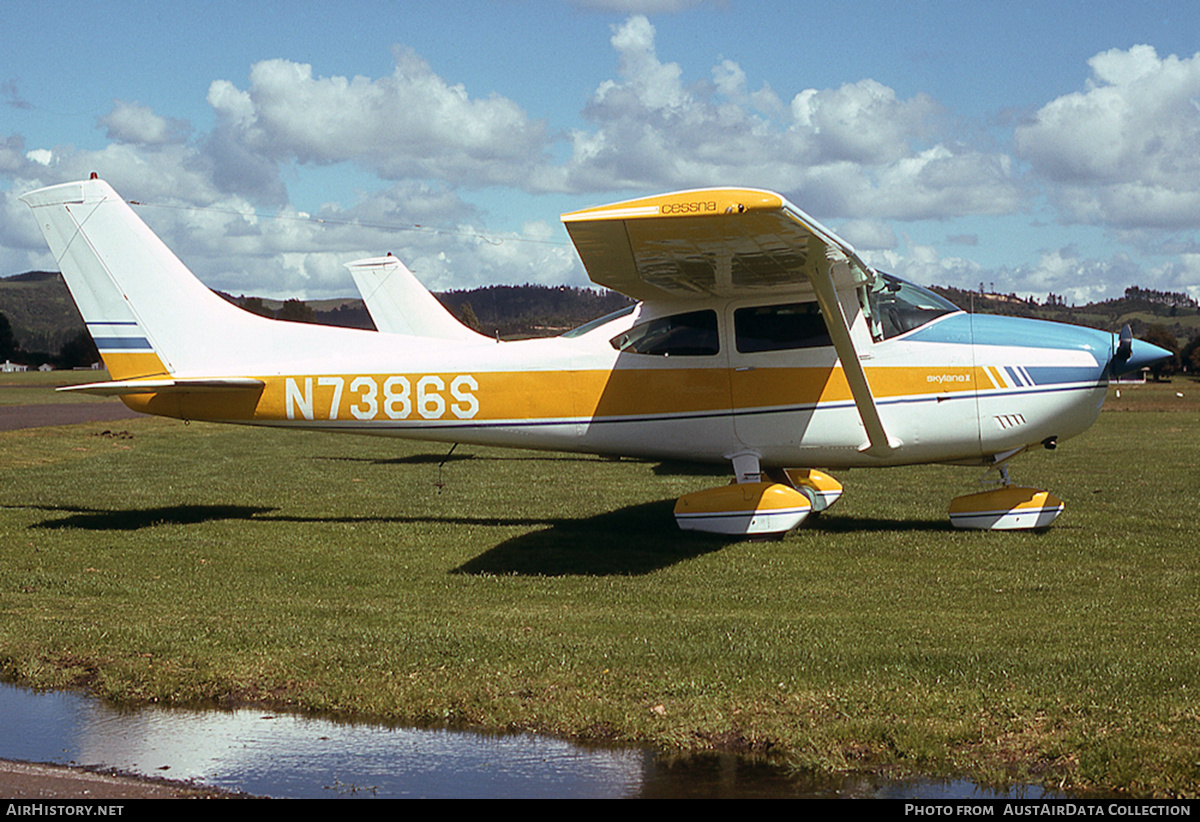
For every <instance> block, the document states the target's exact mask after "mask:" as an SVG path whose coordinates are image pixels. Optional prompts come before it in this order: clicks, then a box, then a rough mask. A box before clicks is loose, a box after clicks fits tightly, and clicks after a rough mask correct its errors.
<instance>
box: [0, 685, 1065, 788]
mask: <svg viewBox="0 0 1200 822" xmlns="http://www.w3.org/2000/svg"><path fill="white" fill-rule="evenodd" d="M0 717H2V718H3V719H0V758H3V759H19V760H26V761H31V762H52V763H56V764H63V765H84V766H94V767H104V768H116V769H118V770H121V771H125V772H128V773H133V774H141V775H145V776H156V777H163V778H167V779H175V780H183V781H189V780H190V781H194V782H196V783H199V784H202V785H208V786H212V787H217V788H223V789H227V790H236V791H243V792H245V793H250V794H254V795H258V796H272V797H279V798H296V799H304V798H339V797H341V798H376V797H378V798H431V799H432V798H455V799H468V798H527V799H536V798H559V799H564V798H572V799H603V798H613V799H615V798H672V797H674V798H688V797H690V798H750V797H759V798H768V797H773V798H788V797H790V798H803V797H836V796H853V797H880V798H900V799H902V798H922V799H997V798H1003V796H1002V795H998V794H994V793H990V792H987V791H983V790H981V789H979V788H978V787H976V786H974V785H972V784H970V783H967V782H948V783H902V784H897V783H887V782H884V781H875V780H870V779H861V778H856V779H853V780H847V781H846V782H844V783H842V784H840V785H836V786H832V787H817V786H814V785H811V784H805V783H803V782H802V781H799V780H797V779H795V778H793V777H792V776H791V775H789V774H787V773H785V772H784V771H782V770H780V769H778V768H775V767H772V766H770V765H766V764H761V763H756V762H751V761H748V760H745V759H742V758H739V757H736V756H732V755H722V756H715V755H714V756H705V757H692V758H689V759H688V760H686V761H682V762H681V761H678V760H668V759H667V758H664V757H661V756H659V755H657V754H655V753H653V752H651V751H647V750H640V749H628V748H620V749H604V748H591V747H583V746H579V745H574V744H572V743H569V742H564V741H562V740H555V739H550V738H546V737H538V736H531V735H525V734H513V735H489V734H479V733H470V732H461V731H444V730H414V729H411V728H391V727H386V726H381V725H368V724H350V723H341V722H332V721H328V720H324V719H314V718H309V717H302V716H297V715H293V714H273V713H269V712H265V711H261V710H248V709H247V710H238V711H215V710H214V711H185V710H178V709H168V708H158V707H149V708H141V709H138V710H136V711H121V710H117V709H114V708H112V707H109V706H106V705H104V704H102V703H100V702H99V701H97V700H95V699H91V698H88V697H85V696H81V695H78V694H71V693H57V692H51V693H40V692H34V691H30V690H28V689H25V688H20V687H16V686H13V685H8V684H0ZM1019 795H1020V796H1021V797H1023V798H1026V799H1038V798H1041V797H1042V796H1043V794H1042V793H1041V791H1040V790H1039V789H1029V790H1024V791H1022V792H1021V793H1020V794H1019Z"/></svg>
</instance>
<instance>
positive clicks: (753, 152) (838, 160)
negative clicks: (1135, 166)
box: [531, 16, 1020, 219]
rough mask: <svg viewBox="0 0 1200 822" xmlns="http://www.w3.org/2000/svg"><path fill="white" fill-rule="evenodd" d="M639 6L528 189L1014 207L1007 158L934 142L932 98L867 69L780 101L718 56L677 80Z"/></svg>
mask: <svg viewBox="0 0 1200 822" xmlns="http://www.w3.org/2000/svg"><path fill="white" fill-rule="evenodd" d="M654 38H655V30H654V27H653V26H652V25H651V24H650V22H649V21H648V20H647V19H646V18H645V17H640V16H635V17H631V18H629V19H628V20H626V21H625V22H624V23H622V24H621V25H619V26H615V27H614V32H613V36H612V40H611V42H612V46H613V48H614V49H615V50H616V52H617V56H618V62H617V69H618V71H617V73H618V77H617V78H616V79H610V80H605V81H604V82H602V83H601V84H600V85H599V87H598V88H597V89H596V91H595V93H594V94H593V96H592V99H591V101H590V102H589V104H588V106H587V108H586V109H585V114H586V116H587V117H588V119H589V121H590V122H591V124H592V127H591V128H589V129H579V130H576V131H575V132H573V133H572V134H571V135H570V140H571V147H572V154H571V157H570V159H569V160H568V161H567V162H566V163H565V164H564V165H562V166H558V167H543V169H542V170H541V172H540V173H539V174H538V175H537V176H536V177H535V178H533V181H532V183H531V185H532V187H533V188H535V189H537V188H541V189H545V190H552V191H560V190H561V191H588V190H597V191H608V192H612V191H621V190H634V191H653V190H661V189H664V188H690V187H696V186H705V185H748V186H757V187H763V188H768V189H773V190H777V191H782V192H784V193H786V194H788V195H789V196H790V197H792V198H793V199H794V200H795V201H796V202H797V203H798V204H799V205H801V206H802V207H803V208H805V209H806V210H808V211H811V212H813V213H817V214H820V215H821V216H822V217H824V218H826V219H829V218H834V217H857V218H889V219H921V218H928V217H949V216H957V215H961V214H967V213H971V214H980V213H983V214H995V213H1006V212H1010V211H1013V210H1015V209H1016V208H1018V207H1019V205H1020V193H1019V190H1018V187H1017V185H1016V183H1015V180H1014V175H1013V172H1012V168H1011V162H1010V161H1009V159H1008V158H1007V157H1006V156H1004V155H1001V154H995V153H984V152H981V151H979V150H975V149H971V148H969V147H965V146H961V145H958V144H956V143H952V142H951V141H948V140H944V139H942V140H939V139H938V137H939V134H938V123H939V120H940V118H941V116H942V112H941V108H940V106H938V105H937V104H936V103H935V102H934V101H933V100H932V99H931V98H929V97H928V96H927V95H916V96H914V97H911V98H908V99H902V98H900V97H899V96H898V95H897V94H896V92H895V91H894V90H893V89H891V88H889V87H887V86H885V85H883V84H881V83H879V82H876V81H874V80H869V79H868V80H862V81H859V82H857V83H848V84H845V85H843V86H841V87H840V88H837V89H825V90H819V89H813V88H810V89H806V90H804V91H801V92H799V93H798V94H796V95H795V96H794V97H793V98H792V100H791V103H790V104H789V105H785V104H784V103H783V102H782V101H781V100H780V99H779V97H778V95H777V94H776V93H775V92H774V91H773V90H772V89H771V88H770V87H769V86H768V85H766V84H763V85H762V86H761V87H760V88H759V90H758V91H755V92H750V91H748V88H749V86H750V83H749V81H748V79H747V77H746V73H745V71H744V70H743V69H742V68H741V67H740V66H739V65H738V64H737V63H736V62H734V61H732V60H728V59H723V60H720V61H719V62H718V63H717V64H716V65H715V66H714V68H713V69H712V72H711V74H712V80H711V81H710V82H695V83H688V82H686V81H685V78H684V77H683V72H682V70H681V68H680V66H679V65H678V64H676V63H673V62H666V61H663V60H662V59H660V58H659V56H658V54H657V51H656V49H655V39H654Z"/></svg>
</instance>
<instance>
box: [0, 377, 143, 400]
mask: <svg viewBox="0 0 1200 822" xmlns="http://www.w3.org/2000/svg"><path fill="white" fill-rule="evenodd" d="M107 379H108V372H107V371H91V370H88V371H21V372H14V373H11V374H0V406H5V405H57V404H60V403H67V402H69V403H75V402H108V403H119V402H120V400H119V399H118V398H116V397H101V396H98V395H94V394H87V393H84V392H82V391H58V390H57V389H58V388H59V387H61V386H64V385H81V384H83V383H88V382H104V381H105V380H107Z"/></svg>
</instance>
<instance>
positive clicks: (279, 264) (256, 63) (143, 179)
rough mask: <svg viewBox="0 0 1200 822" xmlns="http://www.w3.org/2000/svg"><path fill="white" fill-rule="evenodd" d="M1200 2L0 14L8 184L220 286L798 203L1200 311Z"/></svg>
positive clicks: (993, 274) (935, 274)
mask: <svg viewBox="0 0 1200 822" xmlns="http://www.w3.org/2000/svg"><path fill="white" fill-rule="evenodd" d="M1197 51H1200V4H1195V3H1194V2H1155V3H1146V2H1076V1H1071V2H1068V1H1067V0H1059V2H1054V1H1053V0H1051V1H1050V2H1037V3H1032V2H1031V3H1024V2H1022V3H1018V2H992V3H962V2H957V3H953V2H919V1H918V0H910V2H854V0H846V1H844V2H839V3H819V4H818V3H806V2H776V3H767V2H749V0H746V1H739V0H726V1H725V2H719V3H715V2H687V0H646V1H645V2H634V0H577V2H569V1H568V0H558V2H532V0H530V2H517V1H516V0H513V1H512V2H487V3H484V2H480V3H470V2H463V3H454V2H437V3H434V2H403V3H400V2H342V3H338V4H332V3H308V2H245V1H244V0H243V2H238V3H232V2H221V1H220V0H216V1H213V2H206V3H202V4H201V3H187V4H185V3H162V2H155V3H151V2H112V3H97V2H86V3H85V2H66V3H59V4H49V5H48V4H44V3H32V2H22V0H16V1H15V2H10V3H7V4H5V6H4V8H3V10H2V11H0V274H3V275H7V274H14V273H19V272H21V271H25V270H29V269H32V268H53V267H54V264H53V261H52V260H51V259H50V258H49V255H48V253H47V252H46V250H45V246H44V245H43V244H42V241H41V238H40V235H39V234H38V232H37V228H36V226H35V225H34V223H33V220H32V218H31V216H30V214H29V212H28V209H26V208H25V207H24V206H23V205H21V204H20V203H19V202H18V201H17V200H16V197H17V195H19V194H20V193H22V192H24V191H27V190H30V189H32V188H35V187H38V186H42V185H48V184H52V183H57V182H65V181H68V180H72V179H78V178H82V177H86V176H87V174H88V173H89V172H91V171H97V172H98V173H99V174H100V175H101V176H102V177H104V178H105V179H107V180H109V182H111V183H112V184H113V185H114V186H115V187H116V189H117V191H118V192H120V193H121V194H122V196H124V197H126V198H127V199H131V200H137V201H139V202H140V203H144V204H145V205H142V206H138V209H139V213H141V214H142V216H143V218H144V219H146V220H147V222H149V223H150V224H151V226H152V227H153V228H154V229H155V230H156V231H158V232H159V233H160V235H161V236H162V237H163V239H164V240H165V241H166V242H167V243H168V245H170V246H171V247H172V248H173V249H174V250H175V251H176V253H178V254H179V256H180V257H181V258H182V259H183V260H184V262H185V263H187V264H188V265H189V266H190V267H192V269H193V270H194V271H195V272H196V273H197V274H198V275H199V276H200V277H201V278H202V279H203V280H204V281H205V282H207V283H208V284H209V285H211V286H213V287H216V288H220V289H223V290H226V291H230V292H233V293H235V294H239V293H245V294H259V295H262V296H273V297H284V296H301V297H306V298H321V297H332V296H352V295H353V294H354V293H355V292H354V287H353V284H352V283H351V281H350V279H349V277H348V275H347V274H346V273H345V271H344V269H343V268H342V264H343V263H345V262H349V261H351V260H353V259H356V258H358V257H363V256H374V255H378V254H381V253H384V252H387V251H391V252H393V253H395V254H397V256H400V257H401V258H403V259H405V260H406V261H407V262H408V263H409V265H410V266H411V267H412V268H413V270H414V271H415V272H416V273H417V274H418V276H420V277H421V278H422V279H423V280H424V281H425V282H426V283H427V284H428V285H430V286H431V287H433V288H436V289H445V288H467V287H472V286H476V285H481V284H487V283H524V282H540V283H547V284H559V283H568V284H573V285H581V284H586V282H587V280H586V275H585V274H584V272H583V270H582V268H581V266H580V265H579V262H578V259H577V258H576V256H575V254H574V251H573V249H572V247H571V246H570V243H569V240H568V238H567V236H566V233H565V231H563V229H562V227H561V224H560V223H559V220H558V215H559V214H561V213H563V212H565V211H570V210H574V209H577V208H581V207H584V206H588V205H597V204H600V203H605V202H611V201H615V200H620V199H625V198H629V197H636V196H643V195H647V194H653V193H658V192H661V191H669V190H676V189H681V188H694V187H699V186H709V185H737V186H753V187H761V188H768V189H772V190H776V191H779V192H780V193H782V194H784V195H785V196H786V197H788V198H789V199H790V200H792V201H793V202H794V203H795V204H796V205H798V206H799V207H801V208H802V209H804V210H806V211H808V212H809V213H811V214H812V215H813V216H815V217H817V218H818V219H819V220H821V221H822V222H823V223H825V224H826V225H827V226H829V227H831V228H833V229H834V230H835V231H838V232H839V233H840V234H842V235H843V236H844V237H845V238H846V239H847V240H849V241H850V242H851V243H853V244H854V245H855V246H856V247H857V248H858V249H859V251H860V252H861V253H862V254H863V256H864V257H865V258H866V259H868V260H869V261H870V262H872V263H873V264H874V265H876V266H877V267H879V268H882V269H884V270H888V271H892V272H894V273H897V274H899V275H901V276H905V277H907V278H909V279H912V280H914V281H916V282H919V283H922V284H949V285H958V286H962V287H969V288H977V287H978V286H979V284H980V283H984V284H986V286H987V287H988V288H993V287H994V289H995V290H997V291H1001V292H1005V293H1007V292H1016V293H1020V294H1023V295H1027V294H1033V295H1036V296H1038V297H1044V296H1045V295H1046V294H1047V293H1048V292H1053V293H1056V294H1059V295H1064V296H1065V297H1066V298H1067V300H1068V301H1079V302H1084V301H1088V300H1092V299H1104V298H1107V297H1112V296H1118V295H1119V294H1121V293H1122V292H1123V291H1124V289H1125V287H1126V286H1128V285H1133V284H1138V285H1142V286H1144V287H1150V288H1159V289H1163V290H1169V291H1189V292H1190V293H1192V294H1193V296H1197V297H1200V236H1198V235H1200V54H1197Z"/></svg>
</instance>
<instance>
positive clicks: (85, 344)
mask: <svg viewBox="0 0 1200 822" xmlns="http://www.w3.org/2000/svg"><path fill="white" fill-rule="evenodd" d="M55 361H56V362H57V363H58V367H59V368H87V367H89V366H90V365H91V364H92V363H94V362H99V361H100V352H99V350H97V348H96V343H95V342H93V341H92V336H91V335H90V334H88V333H87V332H86V331H80V332H79V333H78V334H76V335H75V336H74V337H72V338H71V339H69V340H67V342H66V344H65V345H63V347H62V348H61V349H59V352H58V356H57V357H55ZM32 364H33V363H30V365H32Z"/></svg>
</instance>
